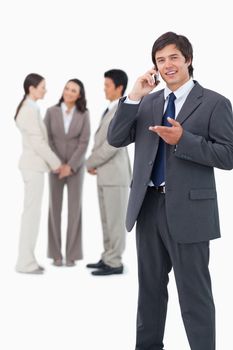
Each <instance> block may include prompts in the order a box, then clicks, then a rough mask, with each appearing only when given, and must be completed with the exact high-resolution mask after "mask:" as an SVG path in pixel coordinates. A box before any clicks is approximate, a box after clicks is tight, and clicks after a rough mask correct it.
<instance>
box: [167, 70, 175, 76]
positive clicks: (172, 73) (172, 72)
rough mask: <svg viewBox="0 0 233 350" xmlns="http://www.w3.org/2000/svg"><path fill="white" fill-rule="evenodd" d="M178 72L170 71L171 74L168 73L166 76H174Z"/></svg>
mask: <svg viewBox="0 0 233 350" xmlns="http://www.w3.org/2000/svg"><path fill="white" fill-rule="evenodd" d="M175 73H176V72H175V71H174V70H173V71H170V72H167V73H165V74H166V76H169V77H170V76H173V75H174V74H175Z"/></svg>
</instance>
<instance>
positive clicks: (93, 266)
mask: <svg viewBox="0 0 233 350" xmlns="http://www.w3.org/2000/svg"><path fill="white" fill-rule="evenodd" d="M104 266H106V265H105V263H104V262H103V260H100V261H98V262H97V263H93V264H87V265H86V267H88V268H90V269H102V268H103V267H104Z"/></svg>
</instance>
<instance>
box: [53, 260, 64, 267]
mask: <svg viewBox="0 0 233 350" xmlns="http://www.w3.org/2000/svg"><path fill="white" fill-rule="evenodd" d="M53 265H54V266H62V265H63V261H62V259H54V260H53Z"/></svg>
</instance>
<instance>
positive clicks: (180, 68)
mask: <svg viewBox="0 0 233 350" xmlns="http://www.w3.org/2000/svg"><path fill="white" fill-rule="evenodd" d="M155 61H156V64H157V68H158V71H159V73H160V75H161V77H162V78H163V80H164V81H165V82H166V84H167V86H168V87H169V89H171V90H172V91H175V90H177V89H178V88H179V87H180V86H182V85H183V84H184V83H186V82H187V81H188V80H189V79H190V76H189V71H188V67H189V65H190V64H191V61H190V60H189V61H185V57H184V56H183V55H182V53H181V52H180V50H178V49H177V48H176V46H175V45H174V44H171V45H167V46H165V47H164V48H163V49H162V50H159V51H157V52H156V54H155Z"/></svg>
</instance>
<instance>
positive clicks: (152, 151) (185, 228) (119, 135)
mask: <svg viewBox="0 0 233 350" xmlns="http://www.w3.org/2000/svg"><path fill="white" fill-rule="evenodd" d="M163 109H164V90H160V91H158V92H155V93H151V94H149V95H147V96H145V97H144V98H143V99H142V101H141V103H140V104H139V105H132V104H126V103H124V99H122V100H121V101H120V102H119V105H118V109H117V111H116V114H115V116H114V118H113V120H112V121H111V124H110V126H109V130H108V141H109V143H110V144H111V145H113V146H115V147H122V146H126V145H128V144H130V143H132V142H135V159H134V171H133V181H132V188H131V193H130V198H129V203H128V211H127V218H126V228H127V230H128V231H130V230H131V229H132V228H133V225H134V223H135V221H136V220H137V217H138V214H139V211H140V208H141V206H142V203H143V200H144V197H145V194H146V190H147V187H148V184H149V182H150V177H151V171H152V167H153V163H154V160H155V157H156V153H157V149H158V143H159V137H158V136H157V135H156V134H155V133H153V132H151V131H149V130H148V128H149V126H151V125H160V124H161V119H162V115H163ZM177 121H178V122H180V123H181V125H182V127H183V129H184V132H183V135H182V138H181V140H180V142H179V144H178V145H177V146H170V145H166V213H167V221H168V226H169V231H170V234H171V235H172V237H173V239H174V240H176V241H177V242H181V243H192V242H201V241H207V240H209V239H214V238H218V237H219V236H220V228H219V216H218V205H217V194H216V186H215V179H214V169H213V168H214V167H217V168H220V169H229V170H230V169H232V168H233V115H232V107H231V103H230V101H229V100H228V99H226V98H225V97H224V96H222V95H220V94H218V93H216V92H214V91H211V90H207V89H204V88H203V87H201V86H200V85H199V84H198V83H197V82H195V86H194V87H193V89H192V90H191V92H190V93H189V95H188V97H187V99H186V101H185V103H184V105H183V107H182V109H181V111H180V112H179V114H178V116H177Z"/></svg>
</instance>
